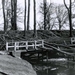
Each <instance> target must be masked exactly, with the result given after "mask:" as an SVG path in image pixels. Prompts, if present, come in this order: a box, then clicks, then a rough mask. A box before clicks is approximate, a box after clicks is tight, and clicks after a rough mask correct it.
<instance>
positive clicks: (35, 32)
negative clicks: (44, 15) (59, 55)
mask: <svg viewBox="0 0 75 75" xmlns="http://www.w3.org/2000/svg"><path fill="white" fill-rule="evenodd" d="M33 1H34V37H37V31H36V1H35V0H33Z"/></svg>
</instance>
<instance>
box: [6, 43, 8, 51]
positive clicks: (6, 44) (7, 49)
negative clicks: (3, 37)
mask: <svg viewBox="0 0 75 75" xmlns="http://www.w3.org/2000/svg"><path fill="white" fill-rule="evenodd" d="M6 50H7V51H8V42H6Z"/></svg>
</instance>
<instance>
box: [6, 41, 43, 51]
mask: <svg viewBox="0 0 75 75" xmlns="http://www.w3.org/2000/svg"><path fill="white" fill-rule="evenodd" d="M39 46H41V47H44V40H34V41H19V42H18V41H17V42H6V50H7V51H13V50H14V51H20V50H24V51H26V50H29V49H37V47H39Z"/></svg>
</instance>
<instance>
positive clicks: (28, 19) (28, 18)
mask: <svg viewBox="0 0 75 75" xmlns="http://www.w3.org/2000/svg"><path fill="white" fill-rule="evenodd" d="M29 21H30V0H28V17H27V30H29Z"/></svg>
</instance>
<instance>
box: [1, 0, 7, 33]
mask: <svg viewBox="0 0 75 75" xmlns="http://www.w3.org/2000/svg"><path fill="white" fill-rule="evenodd" d="M2 8H3V17H4V31H5V32H6V31H7V26H6V17H5V0H2Z"/></svg>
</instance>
